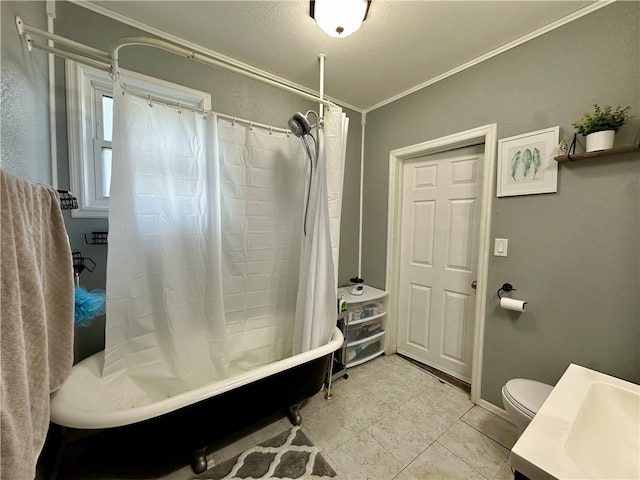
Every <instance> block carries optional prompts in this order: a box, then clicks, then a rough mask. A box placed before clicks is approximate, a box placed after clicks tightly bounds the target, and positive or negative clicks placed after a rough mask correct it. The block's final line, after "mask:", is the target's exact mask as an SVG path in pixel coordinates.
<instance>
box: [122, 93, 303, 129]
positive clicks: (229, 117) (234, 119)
mask: <svg viewBox="0 0 640 480" xmlns="http://www.w3.org/2000/svg"><path fill="white" fill-rule="evenodd" d="M120 85H121V86H122V90H123V94H124V93H127V94H129V95H131V96H134V97H136V98H139V99H141V100H146V101H148V102H149V104H153V103H156V104H162V105H166V106H168V107H174V108H176V109H177V110H178V113H181V112H180V111H181V110H189V111H191V112H196V113H199V114H201V115H203V116H209V115H215V116H217V117H219V118H224V119H226V120H231V123H232V124H234V123H244V124H246V125H249V129H250V130H251V129H252V128H253V127H258V128H264V129H265V130H269V133H272V132H278V133H286V134H287V136H288V135H289V134H290V133H292V132H291V130H289V129H288V128H280V127H274V126H272V125H267V124H264V123H259V122H254V121H251V120H245V119H244V118H237V117H234V116H233V115H227V114H225V113H218V112H214V111H213V110H207V109H204V108H198V107H196V106H193V105H189V104H184V103H179V102H174V101H173V100H168V99H166V98H160V97H156V96H153V95H148V94H146V93H142V92H138V91H137V90H133V89H132V88H129V87H128V86H127V84H126V83H121V84H120Z"/></svg>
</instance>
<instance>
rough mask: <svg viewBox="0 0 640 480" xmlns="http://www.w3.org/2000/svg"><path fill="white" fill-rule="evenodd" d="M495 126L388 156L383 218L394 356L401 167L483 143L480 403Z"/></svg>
mask: <svg viewBox="0 0 640 480" xmlns="http://www.w3.org/2000/svg"><path fill="white" fill-rule="evenodd" d="M497 130H498V125H497V124H496V123H492V124H489V125H484V126H482V127H478V128H474V129H471V130H467V131H464V132H460V133H455V134H453V135H449V136H446V137H441V138H437V139H435V140H429V141H427V142H423V143H419V144H416V145H411V146H408V147H403V148H398V149H396V150H392V151H391V152H390V153H389V198H388V210H387V211H388V218H387V265H386V267H387V268H386V270H387V275H386V282H385V283H386V286H387V291H388V292H389V308H388V312H389V313H388V319H387V320H388V322H389V324H388V328H387V332H388V333H387V347H386V353H395V352H396V350H397V345H398V318H397V314H398V283H399V273H400V227H401V225H400V219H401V217H402V215H401V208H402V198H399V197H400V196H401V195H402V164H403V162H404V161H405V160H409V159H412V158H415V157H419V156H423V155H430V154H433V153H439V152H445V151H447V150H453V149H455V148H460V147H466V146H470V145H476V144H479V143H484V145H485V147H484V148H485V150H484V168H483V172H482V194H481V201H482V206H481V210H480V239H479V243H478V268H477V272H478V287H477V290H476V312H475V319H474V338H473V366H472V369H471V401H472V402H474V403H478V402H479V400H480V393H481V392H480V387H481V384H482V358H483V351H482V350H483V345H484V324H485V310H486V306H487V277H488V274H489V252H490V250H491V249H490V245H491V238H490V236H491V211H492V209H491V206H492V201H493V195H494V193H493V192H494V191H495V176H496V175H495V170H496V152H497V148H496V145H497V138H496V137H497Z"/></svg>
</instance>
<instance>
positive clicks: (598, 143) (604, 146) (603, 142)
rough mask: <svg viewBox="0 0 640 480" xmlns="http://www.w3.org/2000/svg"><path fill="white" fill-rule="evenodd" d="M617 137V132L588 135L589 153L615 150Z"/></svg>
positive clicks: (608, 131)
mask: <svg viewBox="0 0 640 480" xmlns="http://www.w3.org/2000/svg"><path fill="white" fill-rule="evenodd" d="M615 136H616V131H615V130H603V131H601V132H594V133H590V134H589V135H587V152H597V151H599V150H609V149H611V148H613V139H614V138H615Z"/></svg>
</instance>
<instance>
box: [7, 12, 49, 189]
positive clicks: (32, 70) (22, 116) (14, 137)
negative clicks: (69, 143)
mask: <svg viewBox="0 0 640 480" xmlns="http://www.w3.org/2000/svg"><path fill="white" fill-rule="evenodd" d="M16 15H20V16H22V17H24V18H28V19H29V21H30V22H31V24H32V25H34V26H36V27H39V28H42V29H45V30H46V28H47V14H46V10H45V3H44V2H6V1H3V2H0V16H1V17H2V25H1V27H0V32H1V36H2V42H1V45H0V63H1V64H2V76H1V79H0V83H1V86H2V99H1V102H2V108H1V109H0V128H1V131H2V142H1V145H0V155H1V157H0V165H1V166H2V168H3V169H4V170H5V171H7V172H9V173H12V174H13V175H16V176H18V177H21V178H24V179H26V180H29V181H32V182H36V183H47V184H51V158H50V146H49V86H48V85H49V81H48V77H47V75H48V67H47V65H48V62H47V54H45V53H44V52H31V53H29V51H28V50H27V47H26V46H25V44H24V42H23V41H22V39H21V38H20V36H19V35H18V30H17V29H16V24H15V17H16Z"/></svg>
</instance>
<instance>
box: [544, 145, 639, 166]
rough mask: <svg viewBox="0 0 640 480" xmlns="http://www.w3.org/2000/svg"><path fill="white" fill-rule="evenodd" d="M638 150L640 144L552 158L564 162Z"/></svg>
mask: <svg viewBox="0 0 640 480" xmlns="http://www.w3.org/2000/svg"><path fill="white" fill-rule="evenodd" d="M633 152H640V146H635V145H634V146H631V147H621V148H612V149H610V150H600V151H598V152H586V153H576V154H573V155H560V156H559V157H555V158H554V160H555V161H556V162H566V161H568V160H569V161H573V160H582V159H584V158H595V157H604V156H606V155H618V154H621V153H633Z"/></svg>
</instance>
